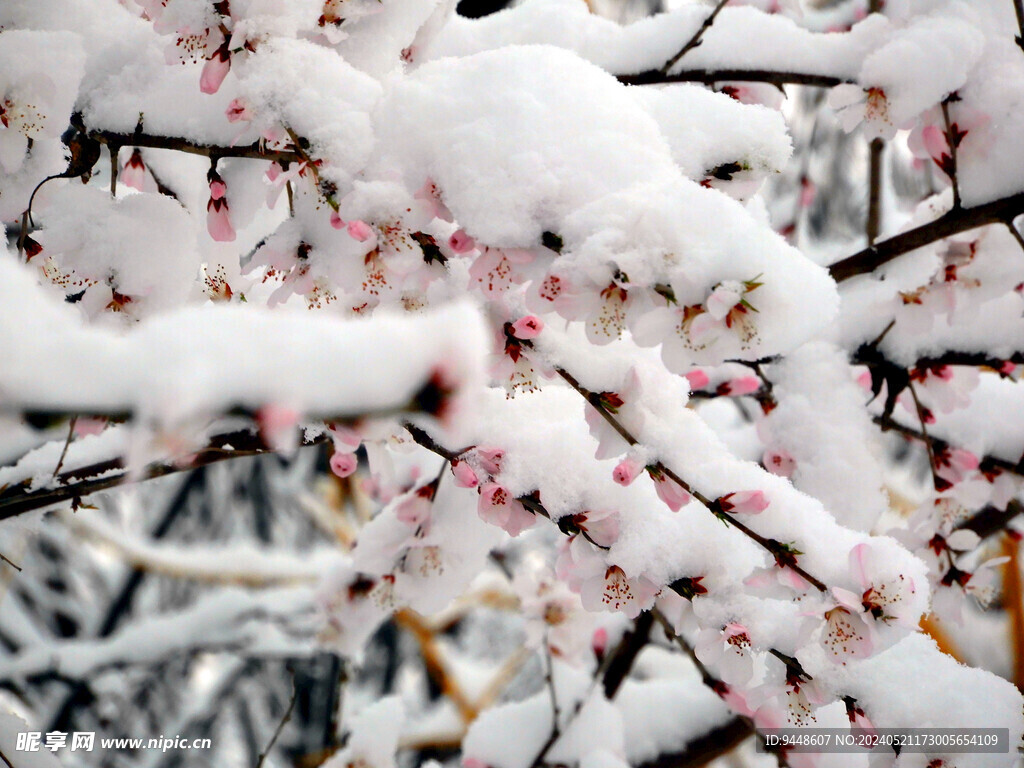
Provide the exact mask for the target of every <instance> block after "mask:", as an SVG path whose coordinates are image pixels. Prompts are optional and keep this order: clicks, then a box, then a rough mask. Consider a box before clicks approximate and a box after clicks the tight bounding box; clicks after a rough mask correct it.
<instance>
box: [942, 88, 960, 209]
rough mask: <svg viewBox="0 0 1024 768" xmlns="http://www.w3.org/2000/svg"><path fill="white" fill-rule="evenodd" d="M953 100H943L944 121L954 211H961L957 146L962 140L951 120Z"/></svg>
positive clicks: (950, 97) (948, 98)
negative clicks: (950, 110) (950, 106)
mask: <svg viewBox="0 0 1024 768" xmlns="http://www.w3.org/2000/svg"><path fill="white" fill-rule="evenodd" d="M952 100H953V97H952V96H949V97H947V98H945V99H943V100H942V121H943V122H944V123H945V125H946V144H947V145H948V146H949V181H950V183H951V184H952V185H953V210H954V211H958V210H960V207H961V206H960V181H959V179H958V178H957V168H956V146H957V144H959V143H960V139H959V138H958V137H957V135H956V131H954V130H953V125H954V124H953V122H952V121H951V120H950V118H949V102H950V101H952Z"/></svg>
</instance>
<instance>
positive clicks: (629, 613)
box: [580, 565, 659, 619]
mask: <svg viewBox="0 0 1024 768" xmlns="http://www.w3.org/2000/svg"><path fill="white" fill-rule="evenodd" d="M658 591H659V590H658V587H657V585H655V584H654V583H652V582H651V581H649V580H648V579H646V578H644V577H643V576H638V577H636V578H632V579H630V578H628V577H627V576H626V573H625V571H623V570H622V569H621V568H620V567H619V566H617V565H611V566H608V568H606V569H605V572H604V574H603V575H601V576H596V577H591V578H588V579H586V580H585V581H583V583H582V584H581V585H580V599H581V600H582V601H583V607H584V608H586V609H587V610H588V611H597V610H605V611H621V612H622V613H624V614H625V615H626V617H627V618H630V619H635V618H636V617H637V616H639V615H640V612H641V611H644V610H647V609H648V608H650V607H651V606H652V605H654V597H655V595H657V594H658Z"/></svg>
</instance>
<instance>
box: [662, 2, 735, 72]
mask: <svg viewBox="0 0 1024 768" xmlns="http://www.w3.org/2000/svg"><path fill="white" fill-rule="evenodd" d="M728 2H729V0H718V5H716V6H715V7H714V9H713V10H712V11H711V13H710V14H709V15H708V17H707V18H706V19H704V23H703V24H701V25H700V28H699V29H698V30H697V31H696V32H695V33H694V35H693V37H691V38H690V39H689V40H688V41H687V43H686V45H684V46H683V47H682V48H681V49H680V50H679V53H677V54H676V55H675V56H673V57H672V58H671V59H669V60H668V61H666V62H665V64H664V65H663V66H662V68H661V71H662V72H664V73H667V72H668V71H669V70H670V69H672V67H674V66H675V65H676V64H677V63H678V62H679V60H680V59H681V58H683V56H685V55H686V54H687V53H689V52H690V51H692V50H693V49H694V48H696V47H697V46H698V45H700V44H701V38H702V37H704V33H705V32H707V31H708V29H709V28H710V27H711V25H712V24H714V23H715V17H716V16H717V15H718V13H719V11H721V10H722V9H723V8H724V7H725V4H726V3H728Z"/></svg>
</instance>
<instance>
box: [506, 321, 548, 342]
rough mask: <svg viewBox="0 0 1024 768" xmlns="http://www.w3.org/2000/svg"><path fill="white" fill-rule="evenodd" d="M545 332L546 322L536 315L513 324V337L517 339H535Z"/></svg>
mask: <svg viewBox="0 0 1024 768" xmlns="http://www.w3.org/2000/svg"><path fill="white" fill-rule="evenodd" d="M543 330H544V321H543V320H541V319H540V318H539V317H537V316H536V315H526V316H525V317H521V318H519V319H518V320H516V321H515V322H514V323H512V335H513V336H515V337H516V338H517V339H523V340H524V341H525V340H526V339H535V338H537V336H539V335H540V332H541V331H543Z"/></svg>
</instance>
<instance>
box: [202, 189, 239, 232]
mask: <svg viewBox="0 0 1024 768" xmlns="http://www.w3.org/2000/svg"><path fill="white" fill-rule="evenodd" d="M206 229H207V230H208V231H209V233H210V237H212V238H213V239H214V240H216V241H217V242H218V243H230V242H232V241H233V240H234V239H235V228H234V227H233V226H231V217H230V216H229V214H228V205H227V201H226V200H225V199H224V198H221V199H219V200H213V199H211V200H210V202H209V203H208V204H207V206H206Z"/></svg>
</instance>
